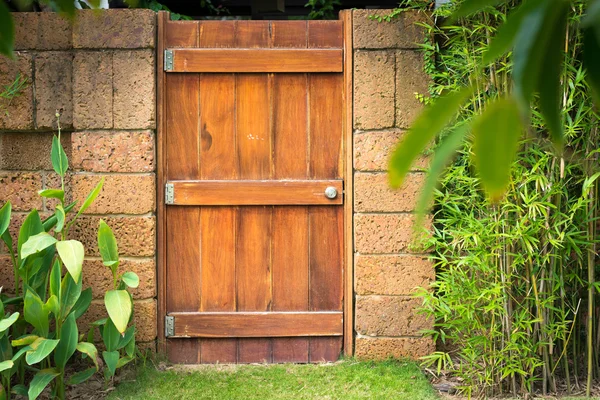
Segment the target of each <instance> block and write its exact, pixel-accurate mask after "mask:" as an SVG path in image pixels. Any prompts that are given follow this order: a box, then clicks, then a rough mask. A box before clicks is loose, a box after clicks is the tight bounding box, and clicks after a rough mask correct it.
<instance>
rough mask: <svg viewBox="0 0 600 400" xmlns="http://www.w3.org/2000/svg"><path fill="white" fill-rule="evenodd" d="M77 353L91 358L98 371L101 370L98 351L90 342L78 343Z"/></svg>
mask: <svg viewBox="0 0 600 400" xmlns="http://www.w3.org/2000/svg"><path fill="white" fill-rule="evenodd" d="M77 351H79V352H80V353H82V354H85V355H86V356H88V357H89V358H91V359H92V362H93V363H94V365H95V366H96V369H100V367H99V366H98V349H96V346H94V345H93V344H92V343H88V342H79V343H77Z"/></svg>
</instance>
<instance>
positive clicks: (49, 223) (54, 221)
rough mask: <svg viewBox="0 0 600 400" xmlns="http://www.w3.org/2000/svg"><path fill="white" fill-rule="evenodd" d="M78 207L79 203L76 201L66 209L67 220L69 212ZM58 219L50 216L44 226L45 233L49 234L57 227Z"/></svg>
mask: <svg viewBox="0 0 600 400" xmlns="http://www.w3.org/2000/svg"><path fill="white" fill-rule="evenodd" d="M76 205H77V202H76V201H74V202H72V203H71V204H69V205H68V206H67V207H65V209H64V210H65V219H66V215H67V214H68V213H69V211H71V210H72V209H73V208H75V206H76ZM57 222H58V219H57V216H56V213H55V214H52V215H51V216H49V217H48V218H46V219H45V220H44V222H43V226H44V231H46V232H49V231H50V229H52V228H54V226H55V225H57Z"/></svg>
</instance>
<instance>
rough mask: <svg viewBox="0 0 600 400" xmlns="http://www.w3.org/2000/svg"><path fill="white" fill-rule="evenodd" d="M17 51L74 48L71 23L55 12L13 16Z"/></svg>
mask: <svg viewBox="0 0 600 400" xmlns="http://www.w3.org/2000/svg"><path fill="white" fill-rule="evenodd" d="M12 16H13V19H14V23H15V50H67V49H70V48H71V46H72V34H73V30H72V26H71V22H70V21H69V20H68V19H67V18H65V17H63V16H61V15H59V14H57V13H53V12H19V13H13V14H12Z"/></svg>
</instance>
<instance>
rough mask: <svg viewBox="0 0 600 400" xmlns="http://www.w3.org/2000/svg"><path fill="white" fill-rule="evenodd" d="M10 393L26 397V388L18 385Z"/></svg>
mask: <svg viewBox="0 0 600 400" xmlns="http://www.w3.org/2000/svg"><path fill="white" fill-rule="evenodd" d="M12 392H13V393H14V394H18V395H19V396H23V397H27V387H26V386H25V385H21V384H18V385H15V386H13V388H12Z"/></svg>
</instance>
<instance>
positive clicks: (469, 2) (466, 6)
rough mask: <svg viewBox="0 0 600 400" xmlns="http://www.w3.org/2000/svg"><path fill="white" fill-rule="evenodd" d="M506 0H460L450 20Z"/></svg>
mask: <svg viewBox="0 0 600 400" xmlns="http://www.w3.org/2000/svg"><path fill="white" fill-rule="evenodd" d="M507 1H508V0H464V1H462V2H461V3H460V4H459V6H458V8H457V9H456V11H454V12H453V13H452V19H451V20H452V21H456V20H457V19H458V18H462V17H466V16H468V15H471V14H474V13H476V12H478V11H482V10H483V9H485V8H486V7H494V6H497V5H499V4H503V3H506V2H507Z"/></svg>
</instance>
